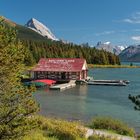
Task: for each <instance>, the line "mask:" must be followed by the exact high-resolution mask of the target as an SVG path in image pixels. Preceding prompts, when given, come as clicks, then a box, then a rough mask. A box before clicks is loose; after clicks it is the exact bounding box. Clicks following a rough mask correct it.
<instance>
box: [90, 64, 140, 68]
mask: <svg viewBox="0 0 140 140" xmlns="http://www.w3.org/2000/svg"><path fill="white" fill-rule="evenodd" d="M88 68H140V66H136V65H134V66H130V65H98V64H88Z"/></svg>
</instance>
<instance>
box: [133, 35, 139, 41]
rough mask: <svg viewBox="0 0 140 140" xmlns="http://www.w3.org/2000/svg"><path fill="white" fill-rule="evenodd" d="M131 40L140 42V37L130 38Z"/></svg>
mask: <svg viewBox="0 0 140 140" xmlns="http://www.w3.org/2000/svg"><path fill="white" fill-rule="evenodd" d="M131 39H132V40H135V41H140V36H132V37H131Z"/></svg>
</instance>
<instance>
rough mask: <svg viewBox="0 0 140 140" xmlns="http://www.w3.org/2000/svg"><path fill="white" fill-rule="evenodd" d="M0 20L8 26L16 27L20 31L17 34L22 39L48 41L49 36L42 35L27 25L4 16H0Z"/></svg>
mask: <svg viewBox="0 0 140 140" xmlns="http://www.w3.org/2000/svg"><path fill="white" fill-rule="evenodd" d="M0 21H1V22H2V23H3V24H5V25H6V26H11V27H14V28H15V29H16V30H17V31H18V32H17V36H18V38H19V39H20V40H36V41H46V40H48V38H47V37H44V36H42V35H40V34H39V33H37V32H35V31H33V30H31V29H30V28H27V27H25V26H22V25H19V24H17V23H15V22H13V21H11V20H9V19H7V18H6V17H4V16H0Z"/></svg>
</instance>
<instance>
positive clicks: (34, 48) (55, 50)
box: [22, 39, 120, 65]
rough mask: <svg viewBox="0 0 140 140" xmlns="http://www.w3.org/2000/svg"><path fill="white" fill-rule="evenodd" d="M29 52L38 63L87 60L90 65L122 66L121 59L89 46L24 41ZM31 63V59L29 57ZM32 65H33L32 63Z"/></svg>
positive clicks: (48, 41)
mask: <svg viewBox="0 0 140 140" xmlns="http://www.w3.org/2000/svg"><path fill="white" fill-rule="evenodd" d="M22 42H23V43H24V45H25V46H26V47H27V48H28V50H29V52H30V53H31V54H32V55H33V58H32V59H34V60H35V61H36V62H38V61H39V59H40V58H41V57H45V58H59V57H60V58H85V59H86V60H87V63H89V64H104V65H109V64H112V65H115V64H118V65H119V64H120V61H119V58H118V57H117V56H116V55H114V54H112V53H110V52H106V51H104V50H97V49H95V48H92V47H89V46H87V45H86V46H81V45H76V44H72V43H69V44H65V43H63V42H61V41H57V42H56V41H50V40H46V41H35V40H27V39H26V40H22ZM27 60H28V61H30V58H29V57H27ZM30 65H32V63H30Z"/></svg>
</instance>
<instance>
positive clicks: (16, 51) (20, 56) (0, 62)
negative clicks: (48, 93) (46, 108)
mask: <svg viewBox="0 0 140 140" xmlns="http://www.w3.org/2000/svg"><path fill="white" fill-rule="evenodd" d="M23 62H24V47H23V45H22V44H21V42H19V41H17V39H16V31H15V30H14V29H12V28H10V27H5V26H4V25H3V24H2V23H0V139H1V140H15V139H20V137H22V136H23V135H25V134H26V133H27V132H28V131H29V130H30V129H32V128H34V127H36V124H35V122H34V121H31V120H32V119H31V118H32V117H33V115H34V113H35V112H36V111H37V110H38V105H37V104H36V102H35V101H34V100H33V98H32V94H31V90H29V89H28V88H24V87H23V86H22V84H21V82H20V78H19V77H20V73H21V72H22V69H23Z"/></svg>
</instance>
